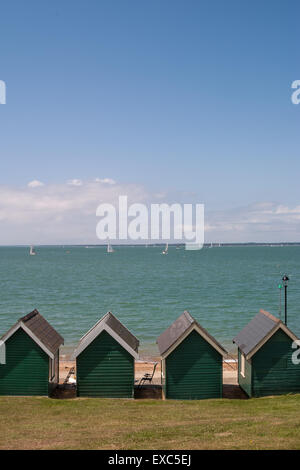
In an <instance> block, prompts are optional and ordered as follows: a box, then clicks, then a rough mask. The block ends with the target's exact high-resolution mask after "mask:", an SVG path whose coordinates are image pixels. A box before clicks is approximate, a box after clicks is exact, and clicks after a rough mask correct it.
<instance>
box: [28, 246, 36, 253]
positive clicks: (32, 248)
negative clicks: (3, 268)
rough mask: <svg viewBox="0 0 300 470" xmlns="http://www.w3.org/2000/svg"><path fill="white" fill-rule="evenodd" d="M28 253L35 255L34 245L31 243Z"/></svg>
mask: <svg viewBox="0 0 300 470" xmlns="http://www.w3.org/2000/svg"><path fill="white" fill-rule="evenodd" d="M29 254H30V255H31V256H34V255H36V252H35V250H34V247H33V246H32V245H31V247H30V251H29Z"/></svg>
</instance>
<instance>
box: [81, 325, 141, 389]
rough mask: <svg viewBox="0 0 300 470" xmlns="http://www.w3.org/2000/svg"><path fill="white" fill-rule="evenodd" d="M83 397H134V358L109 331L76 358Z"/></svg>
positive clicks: (101, 334) (103, 332) (104, 332)
mask: <svg viewBox="0 0 300 470" xmlns="http://www.w3.org/2000/svg"><path fill="white" fill-rule="evenodd" d="M76 377H77V395H78V396H79V397H88V396H90V397H107V398H133V393H134V358H133V357H132V356H131V354H129V353H128V351H126V349H124V348H123V347H122V346H121V345H120V344H119V343H118V342H117V341H116V340H115V339H114V338H112V337H111V336H110V335H109V334H108V333H107V332H106V331H102V333H100V335H99V336H98V337H97V338H95V339H94V341H93V342H92V343H91V344H90V345H89V346H88V347H87V348H86V349H85V350H84V351H82V353H81V354H79V356H78V357H77V359H76Z"/></svg>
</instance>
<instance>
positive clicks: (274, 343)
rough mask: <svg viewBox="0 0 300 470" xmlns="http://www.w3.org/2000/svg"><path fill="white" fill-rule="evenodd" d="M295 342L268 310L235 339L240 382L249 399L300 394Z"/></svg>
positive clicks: (282, 324) (252, 321) (261, 312)
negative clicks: (294, 356)
mask: <svg viewBox="0 0 300 470" xmlns="http://www.w3.org/2000/svg"><path fill="white" fill-rule="evenodd" d="M296 340H297V337H296V335H295V334H294V333H292V331H291V330H289V328H287V326H286V325H285V324H284V323H282V321H281V320H279V318H276V317H274V316H273V315H271V314H270V313H269V312H266V311H265V310H260V312H259V313H258V314H257V315H256V316H255V317H254V318H253V319H252V320H251V321H250V323H248V325H247V326H245V328H244V329H243V330H242V331H241V332H240V333H239V334H238V335H237V336H236V337H235V338H234V339H233V342H234V343H235V344H236V345H237V346H238V382H239V385H240V387H241V388H242V389H243V390H244V391H245V392H246V394H247V395H248V396H249V397H261V396H267V395H280V394H285V393H291V392H298V393H299V392H300V365H299V364H298V365H297V364H294V363H293V358H292V356H293V353H295V345H293V342H294V341H296ZM293 346H294V347H293ZM296 347H297V346H296Z"/></svg>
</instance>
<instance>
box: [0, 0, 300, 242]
mask: <svg viewBox="0 0 300 470" xmlns="http://www.w3.org/2000/svg"><path fill="white" fill-rule="evenodd" d="M299 13H300V6H299V2H297V1H291V0H290V1H287V2H284V1H277V0H275V1H274V0H272V1H263V2H262V1H241V0H239V1H235V0H229V1H202V2H201V1H199V0H197V1H192V0H188V1H177V0H172V1H171V0H160V1H157V0H154V1H151V2H149V1H147V2H146V1H141V0H140V1H135V0H131V1H127V0H122V1H116V0H113V1H101V0H97V1H93V0H88V1H86V2H83V1H76V0H75V1H74V0H73V1H69V0H64V1H63V2H61V1H56V0H52V1H46V0H44V1H40V0H39V1H33V0H29V1H27V2H24V1H15V0H11V1H10V2H2V4H1V16H0V80H4V81H5V82H6V86H7V104H6V105H0V155H1V160H0V162H1V163H0V170H1V171H0V186H1V185H2V187H3V188H4V187H5V188H10V190H11V189H12V188H14V189H15V190H16V191H19V190H21V188H25V187H26V186H27V184H28V182H30V181H32V180H38V181H41V182H43V183H44V185H45V186H47V185H50V187H52V188H54V187H56V191H58V189H57V185H63V184H64V183H65V182H66V181H68V180H72V179H80V180H82V181H90V180H92V179H94V178H96V177H98V178H102V179H104V178H111V179H113V180H115V181H116V182H118V183H119V184H120V185H122V184H124V185H127V184H132V185H140V186H142V187H144V188H147V191H148V192H149V193H151V192H153V193H156V192H161V191H165V192H167V193H168V194H169V195H170V196H169V198H171V199H172V197H173V198H176V197H178V198H181V199H182V198H184V196H183V195H184V194H187V196H186V197H187V198H190V199H194V200H197V202H204V203H205V205H206V209H207V210H208V211H215V212H217V211H228V210H233V209H235V208H237V210H238V211H240V210H241V209H240V208H241V207H249V206H251V207H252V205H253V204H261V203H269V204H275V206H274V207H278V205H280V206H282V205H283V206H284V207H286V208H288V209H287V210H289V211H290V210H293V209H291V208H294V207H295V206H297V205H299V189H298V188H299V183H298V179H299V170H300V159H299V138H298V136H299V128H300V105H299V106H295V105H293V104H292V103H291V92H292V91H291V83H292V82H293V81H294V80H296V79H300V65H299V64H300V62H299V46H298V45H299V24H298V23H299ZM53 191H54V189H53ZM59 191H60V192H61V191H62V189H61V188H60V190H59ZM172 195H173V196H172ZM178 195H180V196H178ZM12 197H13V196H12ZM0 204H1V202H0ZM0 215H1V214H0ZM225 218H226V217H225ZM0 219H1V217H0ZM2 220H5V219H2ZM3 223H4V222H3ZM296 223H297V224H298V222H297V221H296ZM297 227H298V226H297ZM298 228H299V227H298ZM298 228H297V229H296V228H295V230H296V232H295V234H293V237H295V236H296V235H297V230H298ZM299 234H300V233H299ZM276 236H277V237H279V238H280V237H281V239H284V238H286V239H288V238H289V237H286V236H285V234H284V233H279V234H278V230H277V235H276ZM218 237H219V235H218V236H217V238H218ZM266 237H268V234H267V235H266ZM54 238H55V237H54ZM54 238H53V240H54ZM298 238H299V240H300V236H299V237H298ZM237 241H238V240H237ZM0 242H1V240H0Z"/></svg>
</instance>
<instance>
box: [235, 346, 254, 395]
mask: <svg viewBox="0 0 300 470" xmlns="http://www.w3.org/2000/svg"><path fill="white" fill-rule="evenodd" d="M241 355H242V353H241V351H240V350H239V351H238V383H239V386H240V387H241V388H242V389H243V390H244V392H246V393H247V395H248V396H249V397H251V396H252V365H251V362H249V361H247V360H245V377H243V376H242V374H241Z"/></svg>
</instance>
